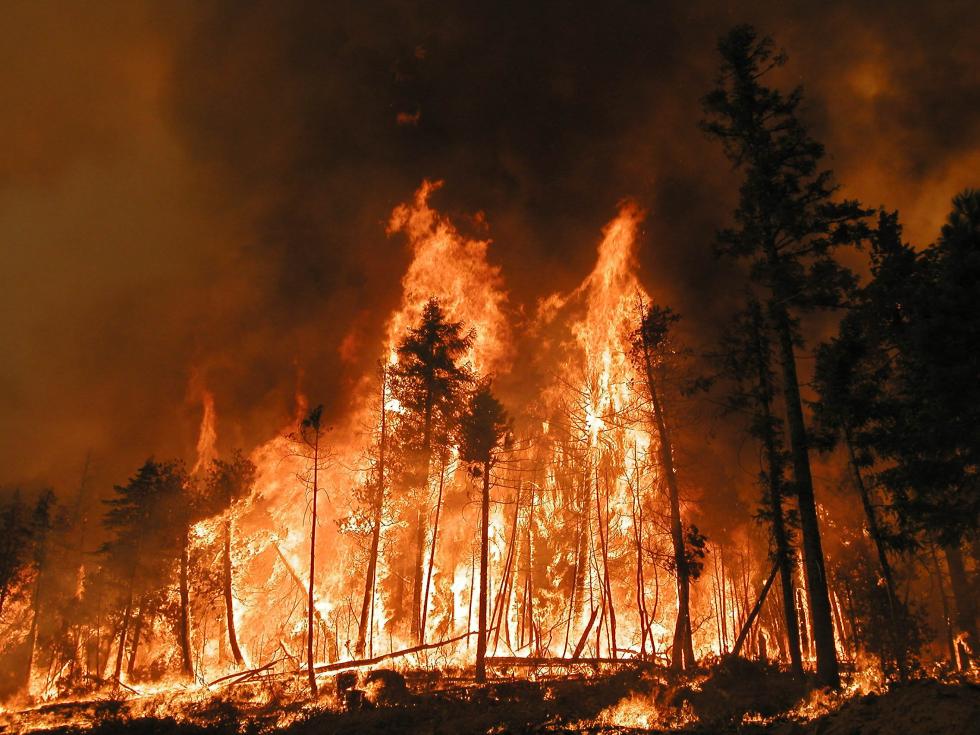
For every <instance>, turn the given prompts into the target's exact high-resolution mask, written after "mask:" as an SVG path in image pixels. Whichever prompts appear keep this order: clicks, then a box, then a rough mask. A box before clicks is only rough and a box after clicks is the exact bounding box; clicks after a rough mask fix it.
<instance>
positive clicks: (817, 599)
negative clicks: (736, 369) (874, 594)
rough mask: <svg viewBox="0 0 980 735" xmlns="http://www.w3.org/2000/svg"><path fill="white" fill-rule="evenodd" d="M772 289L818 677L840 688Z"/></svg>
mask: <svg viewBox="0 0 980 735" xmlns="http://www.w3.org/2000/svg"><path fill="white" fill-rule="evenodd" d="M768 255H769V261H770V265H772V266H774V269H775V270H776V271H777V275H776V278H777V279H778V278H779V275H778V273H779V271H781V269H782V263H781V262H779V255H778V254H777V253H776V250H775V245H771V246H770V248H769V253H768ZM778 284H779V281H778V280H777V287H775V288H774V289H773V291H774V293H773V297H774V298H773V301H772V302H771V304H770V306H771V309H772V312H773V317H774V320H775V328H776V335H777V338H778V343H779V352H780V362H781V365H782V372H783V398H784V403H785V406H786V415H787V419H788V424H789V436H790V450H791V455H792V460H793V476H794V479H795V480H796V493H797V498H798V501H799V513H800V530H801V532H802V537H803V561H804V570H805V572H806V587H807V593H808V596H809V602H810V621H811V626H812V630H813V642H814V648H815V649H816V655H817V679H818V680H819V682H820V683H821V684H823V685H824V686H829V687H831V688H834V689H837V688H839V687H840V671H839V669H838V665H837V648H836V646H835V645H834V623H833V620H832V618H831V613H830V597H829V595H828V593H827V574H826V571H825V569H824V557H823V547H822V545H821V542H820V525H819V523H818V520H817V506H816V501H815V500H814V496H813V477H812V475H811V473H810V456H809V453H808V447H807V431H806V424H805V423H804V421H803V404H802V401H801V399H800V385H799V380H798V378H797V374H796V356H795V355H794V354H793V330H792V325H791V323H790V317H789V313H788V312H787V311H786V306H785V302H786V294H783V293H781V291H782V289H781V288H778Z"/></svg>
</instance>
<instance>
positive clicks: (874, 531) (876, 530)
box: [844, 427, 908, 681]
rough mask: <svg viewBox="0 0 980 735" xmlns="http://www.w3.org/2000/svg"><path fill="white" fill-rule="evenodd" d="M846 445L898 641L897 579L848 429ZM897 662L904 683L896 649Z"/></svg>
mask: <svg viewBox="0 0 980 735" xmlns="http://www.w3.org/2000/svg"><path fill="white" fill-rule="evenodd" d="M844 444H845V446H846V447H847V457H848V464H849V465H850V468H851V476H852V477H853V479H854V486H855V487H856V488H857V491H858V495H860V496H861V506H862V507H863V508H864V517H865V519H866V520H867V523H868V534H869V535H870V536H871V540H872V542H874V545H875V551H876V552H877V554H878V564H879V565H881V576H882V578H883V579H884V580H885V592H886V593H887V594H888V611H889V612H890V613H891V625H892V636H893V637H894V638H895V639H896V642H897V639H898V638H899V637H900V631H899V630H898V626H899V625H901V622H900V620H899V616H898V604H897V602H898V598H897V597H896V592H895V577H894V575H893V574H892V566H891V563H890V562H889V561H888V552H887V550H886V549H885V541H884V537H883V534H882V533H881V526H880V525H879V524H878V514H877V513H876V512H875V508H874V505H873V504H872V502H871V494H870V493H869V492H868V488H867V486H866V485H865V484H864V478H863V477H862V476H861V468H860V467H859V466H858V461H857V455H856V453H855V452H854V443H853V442H852V440H851V432H850V430H849V429H848V428H846V427H845V429H844ZM895 650H896V661H895V663H896V664H897V665H898V675H899V677H900V678H901V680H902V681H905V680H906V679H907V678H908V666H907V664H906V661H905V657H904V656H902V655H901V654H899V653H898V647H896V649H895Z"/></svg>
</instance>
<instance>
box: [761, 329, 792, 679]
mask: <svg viewBox="0 0 980 735" xmlns="http://www.w3.org/2000/svg"><path fill="white" fill-rule="evenodd" d="M760 316H761V315H760ZM754 328H755V335H754V336H755V348H756V349H755V353H756V354H755V357H756V372H757V375H758V380H759V396H758V401H759V410H760V411H761V413H762V420H763V431H764V432H765V436H764V439H763V444H764V445H765V452H766V464H767V465H768V475H769V477H768V480H769V488H768V493H767V495H768V500H769V515H770V516H771V520H770V522H771V523H772V540H773V545H774V546H775V547H776V548H775V552H776V564H777V566H778V567H779V584H780V588H781V590H782V598H783V615H784V616H785V617H786V633H787V644H788V646H789V657H790V668H791V669H792V672H793V675H794V676H795V677H796V678H797V679H800V680H802V679H803V658H802V654H801V652H800V624H799V621H798V620H797V617H796V602H795V594H794V591H793V552H792V550H791V549H790V546H789V537H788V534H787V533H786V523H785V518H784V516H783V483H782V478H783V470H782V468H783V463H782V459H781V458H780V453H779V447H778V446H777V443H776V435H775V427H774V425H773V419H772V408H771V406H772V393H773V391H772V386H771V384H770V380H769V378H770V372H769V355H768V354H767V349H766V348H765V347H764V345H763V340H762V329H763V326H762V324H761V319H757V321H756V323H755V325H754Z"/></svg>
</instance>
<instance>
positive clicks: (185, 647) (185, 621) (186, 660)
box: [179, 530, 194, 679]
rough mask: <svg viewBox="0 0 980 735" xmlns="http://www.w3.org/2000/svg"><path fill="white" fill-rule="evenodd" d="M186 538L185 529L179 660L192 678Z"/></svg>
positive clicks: (188, 563)
mask: <svg viewBox="0 0 980 735" xmlns="http://www.w3.org/2000/svg"><path fill="white" fill-rule="evenodd" d="M189 565H190V560H189V558H188V538H187V531H186V530H185V531H184V533H183V535H182V537H181V540H180V630H179V638H180V661H181V670H182V671H183V673H184V675H185V676H187V677H188V678H191V679H193V678H194V660H193V659H192V658H191V599H190V585H189V583H188V572H189V569H188V567H189Z"/></svg>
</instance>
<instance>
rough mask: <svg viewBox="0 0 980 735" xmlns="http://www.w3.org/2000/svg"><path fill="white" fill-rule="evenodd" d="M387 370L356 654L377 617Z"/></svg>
mask: <svg viewBox="0 0 980 735" xmlns="http://www.w3.org/2000/svg"><path fill="white" fill-rule="evenodd" d="M387 380H388V379H387V372H386V369H385V365H384V363H382V364H381V437H380V439H379V441H378V481H377V486H376V488H375V496H374V508H373V509H372V510H373V513H372V518H371V522H372V526H371V551H370V552H369V555H368V567H367V574H366V575H365V579H364V598H363V600H362V601H361V617H360V621H359V623H358V626H357V643H356V644H355V646H354V655H355V656H357V657H358V658H362V657H363V656H364V642H365V639H366V638H367V632H368V629H369V628H368V626H370V625H373V618H374V588H375V578H376V577H377V574H378V549H379V547H380V545H381V521H382V519H383V517H384V493H385V449H386V444H387V438H388V437H387V434H388V431H387V429H388V419H387V413H386V411H385V403H386V400H387V386H388V382H387Z"/></svg>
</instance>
